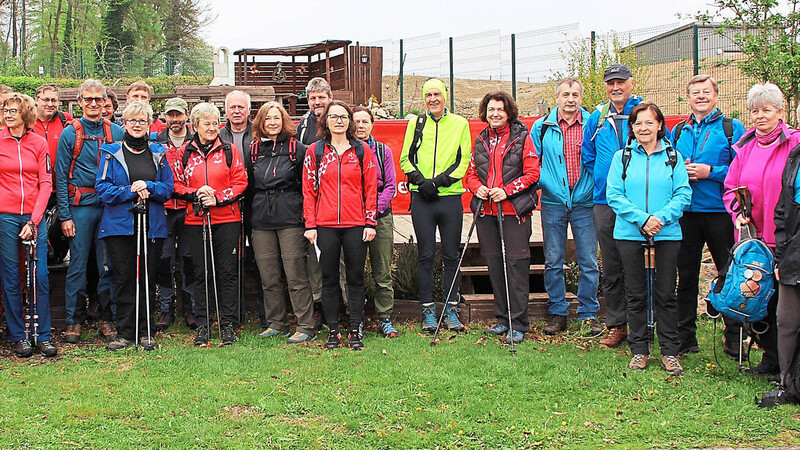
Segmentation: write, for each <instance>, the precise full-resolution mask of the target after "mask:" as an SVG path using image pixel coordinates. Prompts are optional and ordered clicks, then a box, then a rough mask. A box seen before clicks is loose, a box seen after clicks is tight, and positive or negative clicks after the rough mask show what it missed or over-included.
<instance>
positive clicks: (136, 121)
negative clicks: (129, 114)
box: [125, 119, 150, 125]
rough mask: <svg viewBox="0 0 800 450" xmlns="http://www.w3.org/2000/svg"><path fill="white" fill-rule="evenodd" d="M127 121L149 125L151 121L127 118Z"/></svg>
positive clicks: (132, 123) (133, 123)
mask: <svg viewBox="0 0 800 450" xmlns="http://www.w3.org/2000/svg"><path fill="white" fill-rule="evenodd" d="M125 122H126V123H129V124H131V125H147V124H148V123H150V121H149V120H147V119H125Z"/></svg>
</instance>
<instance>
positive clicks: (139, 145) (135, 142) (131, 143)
mask: <svg viewBox="0 0 800 450" xmlns="http://www.w3.org/2000/svg"><path fill="white" fill-rule="evenodd" d="M122 140H123V141H124V142H125V145H127V146H128V148H129V149H131V150H138V151H141V150H144V149H146V148H147V135H146V134H145V135H144V136H142V137H140V138H135V137H133V136H131V135H130V134H128V132H127V131H126V132H125V136H124V137H123V139H122Z"/></svg>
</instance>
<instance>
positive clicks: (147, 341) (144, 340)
mask: <svg viewBox="0 0 800 450" xmlns="http://www.w3.org/2000/svg"><path fill="white" fill-rule="evenodd" d="M139 346H140V347H142V348H143V349H145V350H146V351H148V352H149V351H151V350H155V349H156V340H155V339H153V338H151V337H147V336H142V337H140V338H139Z"/></svg>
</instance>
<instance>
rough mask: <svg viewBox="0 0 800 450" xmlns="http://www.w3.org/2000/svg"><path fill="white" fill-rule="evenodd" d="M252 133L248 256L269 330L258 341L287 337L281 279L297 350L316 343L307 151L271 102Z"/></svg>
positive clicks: (285, 116) (282, 111) (281, 111)
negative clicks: (305, 169)
mask: <svg viewBox="0 0 800 450" xmlns="http://www.w3.org/2000/svg"><path fill="white" fill-rule="evenodd" d="M252 131H253V148H252V150H251V151H250V153H249V154H250V159H249V160H248V161H245V165H246V166H247V178H248V184H249V194H248V197H252V203H251V202H248V203H251V204H252V208H251V211H250V224H251V227H252V233H253V252H254V253H255V257H256V264H257V265H258V270H259V273H260V275H261V286H262V289H263V291H264V311H265V315H266V320H267V325H268V326H267V329H266V330H264V332H262V333H261V334H260V335H259V336H261V337H272V336H288V335H289V318H288V315H287V313H286V295H285V289H284V287H283V283H284V279H283V275H282V273H284V274H286V284H287V285H288V287H289V300H291V302H292V309H293V310H294V314H295V316H296V317H297V330H296V331H295V333H294V334H292V335H291V336H290V337H289V341H288V342H289V343H290V344H299V343H302V342H306V341H310V340H313V339H315V338H316V337H317V334H316V332H315V330H314V299H313V298H312V296H311V284H310V283H309V281H308V272H307V271H306V257H307V256H308V241H307V240H306V239H305V238H304V237H303V233H304V232H305V226H304V225H305V224H304V222H303V182H302V178H301V177H302V175H303V155H305V153H306V146H305V145H303V144H301V143H300V142H298V141H297V140H296V139H295V138H294V135H295V128H294V124H293V123H292V120H291V118H290V117H289V113H288V112H286V110H285V109H284V108H283V106H281V104H279V103H276V102H267V103H265V104H264V105H263V106H262V107H261V108H260V109H259V110H258V113H257V114H256V118H255V121H253V126H252ZM298 155H299V157H298ZM278 262H280V264H277V263H278Z"/></svg>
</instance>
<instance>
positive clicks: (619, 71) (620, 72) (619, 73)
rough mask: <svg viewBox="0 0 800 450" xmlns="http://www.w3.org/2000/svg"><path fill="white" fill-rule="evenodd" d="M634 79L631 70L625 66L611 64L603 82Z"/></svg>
mask: <svg viewBox="0 0 800 450" xmlns="http://www.w3.org/2000/svg"><path fill="white" fill-rule="evenodd" d="M631 77H633V74H632V73H631V69H629V68H628V66H626V65H624V64H611V65H610V66H608V67H606V70H605V72H603V82H606V81H611V80H627V79H628V78H631Z"/></svg>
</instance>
